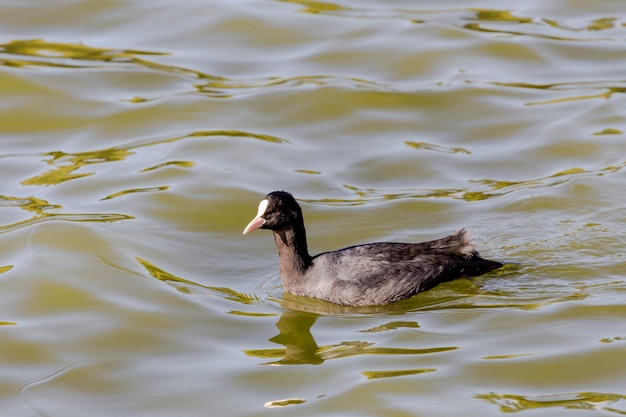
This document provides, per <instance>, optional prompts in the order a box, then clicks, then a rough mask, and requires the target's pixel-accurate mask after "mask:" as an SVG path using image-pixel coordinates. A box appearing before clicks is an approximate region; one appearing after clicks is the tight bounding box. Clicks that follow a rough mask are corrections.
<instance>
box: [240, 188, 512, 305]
mask: <svg viewBox="0 0 626 417" xmlns="http://www.w3.org/2000/svg"><path fill="white" fill-rule="evenodd" d="M258 228H261V229H269V230H271V231H273V232H274V240H275V241H276V247H277V248H278V259H279V262H280V278H281V281H282V283H283V287H284V289H285V290H286V291H287V292H290V293H292V294H295V295H299V296H304V297H314V298H319V299H321V300H325V301H328V302H331V303H336V304H342V305H349V306H366V305H381V304H388V303H392V302H394V301H398V300H401V299H403V298H407V297H411V296H413V295H415V294H417V293H419V292H422V291H425V290H428V289H430V288H432V287H434V286H435V285H437V284H440V283H442V282H445V281H451V280H453V279H457V278H460V277H471V276H476V275H481V274H484V273H486V272H490V271H493V270H494V269H497V268H500V267H501V266H502V264H501V263H499V262H494V261H489V260H487V259H483V258H481V257H480V256H479V255H478V252H477V251H476V249H475V248H474V245H473V244H472V243H471V238H470V235H469V233H468V232H467V231H466V230H464V229H462V230H459V231H458V232H456V233H454V234H452V235H450V236H447V237H444V238H442V239H437V240H432V241H429V242H422V243H396V242H378V243H368V244H364V245H356V246H350V247H347V248H344V249H340V250H337V251H333V252H324V253H320V254H319V255H315V256H311V255H309V251H308V249H307V241H306V230H305V229H304V219H303V217H302V209H301V208H300V206H299V205H298V203H297V202H296V200H295V199H294V198H293V196H292V195H291V194H289V193H287V192H285V191H274V192H271V193H269V194H268V195H266V196H265V198H264V199H263V200H262V201H261V203H260V204H259V208H258V213H257V215H256V217H254V219H252V221H251V222H250V223H249V224H248V225H247V226H246V228H245V229H244V231H243V234H244V235H245V234H247V233H250V232H252V231H253V230H256V229H258Z"/></svg>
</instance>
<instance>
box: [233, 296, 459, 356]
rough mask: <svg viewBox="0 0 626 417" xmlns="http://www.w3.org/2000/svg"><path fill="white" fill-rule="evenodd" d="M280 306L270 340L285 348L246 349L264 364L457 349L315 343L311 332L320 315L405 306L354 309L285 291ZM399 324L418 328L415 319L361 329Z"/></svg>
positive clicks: (413, 353) (359, 343) (391, 311)
mask: <svg viewBox="0 0 626 417" xmlns="http://www.w3.org/2000/svg"><path fill="white" fill-rule="evenodd" d="M281 307H282V308H283V313H282V314H281V315H280V318H279V319H278V322H277V323H276V327H278V330H279V334H278V335H276V336H274V337H272V338H270V339H269V340H270V341H271V342H274V343H277V344H280V345H283V346H284V348H282V349H280V348H279V349H253V350H246V351H245V353H246V354H247V355H249V356H254V357H259V358H263V359H270V362H265V363H264V365H303V364H306V365H319V364H321V363H323V362H324V361H326V360H329V359H337V358H345V357H350V356H355V355H363V354H379V355H416V354H429V353H437V352H444V351H448V350H454V349H457V348H456V347H434V348H426V349H407V348H391V347H374V346H373V345H374V343H372V342H367V341H358V340H357V341H348V342H341V343H337V344H332V345H326V346H318V344H317V342H316V341H315V338H314V337H313V334H312V333H311V328H312V327H313V325H314V324H315V321H316V320H317V318H318V317H320V316H322V315H332V314H341V315H346V314H348V315H349V314H368V313H369V314H372V313H382V312H385V313H390V314H393V313H394V312H397V310H404V309H405V308H406V306H404V307H403V306H401V305H398V306H394V307H390V306H372V307H356V308H355V307H347V306H340V305H335V304H329V303H325V302H323V301H319V300H315V299H308V298H307V299H305V298H302V297H297V296H293V295H290V294H285V295H284V299H283V300H282V302H281ZM405 311H406V310H405ZM399 327H409V328H417V327H419V325H418V324H417V322H414V321H391V322H389V323H386V324H384V325H382V326H376V327H375V328H373V329H366V330H362V332H379V331H385V330H393V329H397V328H399Z"/></svg>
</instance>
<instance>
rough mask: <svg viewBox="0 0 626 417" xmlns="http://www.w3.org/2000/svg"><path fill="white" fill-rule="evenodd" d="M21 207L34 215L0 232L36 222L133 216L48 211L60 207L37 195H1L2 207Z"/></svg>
mask: <svg viewBox="0 0 626 417" xmlns="http://www.w3.org/2000/svg"><path fill="white" fill-rule="evenodd" d="M2 206H4V207H19V208H21V209H23V210H26V211H28V212H32V213H34V216H32V217H30V218H29V219H26V220H21V221H17V222H13V223H10V224H6V225H1V226H0V234H3V233H8V232H12V231H14V230H18V229H22V228H25V227H28V226H32V225H34V224H38V223H42V222H48V221H68V222H113V221H119V220H131V219H134V217H133V216H130V215H128V214H120V213H48V212H46V210H48V209H60V208H61V206H60V205H57V204H50V203H48V202H47V201H46V200H43V199H40V198H36V197H27V198H20V197H10V196H0V207H2Z"/></svg>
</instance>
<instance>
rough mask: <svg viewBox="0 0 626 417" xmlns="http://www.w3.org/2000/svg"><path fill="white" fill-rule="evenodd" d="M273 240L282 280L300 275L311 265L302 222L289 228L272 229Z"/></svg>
mask: <svg viewBox="0 0 626 417" xmlns="http://www.w3.org/2000/svg"><path fill="white" fill-rule="evenodd" d="M274 240H275V241H276V247H277V249H278V260H279V262H280V277H281V279H282V280H283V282H285V280H291V281H293V280H297V279H298V278H300V277H302V276H303V275H304V272H305V271H306V269H307V268H308V267H309V266H310V265H311V256H310V255H309V251H308V249H307V243H306V230H305V229H304V224H296V225H295V226H294V227H291V228H289V229H282V230H274Z"/></svg>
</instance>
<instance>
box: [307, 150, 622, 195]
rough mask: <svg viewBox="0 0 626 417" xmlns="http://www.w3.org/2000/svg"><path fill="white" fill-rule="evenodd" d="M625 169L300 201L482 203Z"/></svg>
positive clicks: (617, 167) (572, 170)
mask: <svg viewBox="0 0 626 417" xmlns="http://www.w3.org/2000/svg"><path fill="white" fill-rule="evenodd" d="M624 167H626V161H624V162H622V163H619V164H615V165H608V166H605V167H602V168H598V169H593V170H588V169H584V168H578V167H575V168H569V169H566V170H563V171H559V172H556V173H554V174H551V175H548V176H544V177H539V178H534V179H528V180H521V181H507V180H496V179H480V180H469V182H470V184H471V185H470V186H469V187H467V188H432V189H429V188H425V189H419V188H415V189H413V188H412V189H400V190H398V189H395V190H394V189H379V188H361V187H357V186H354V185H348V184H344V185H343V186H344V188H346V189H348V190H351V191H352V192H353V193H354V194H355V197H354V198H321V199H319V198H318V199H311V198H302V199H300V200H301V201H304V202H307V203H310V204H322V205H328V206H353V205H363V204H370V203H378V202H383V201H391V200H401V199H413V198H451V199H456V200H465V201H481V200H487V199H492V198H498V197H503V196H506V195H508V194H511V193H514V192H519V191H525V190H530V189H535V188H547V187H555V186H558V185H563V184H566V183H569V182H570V181H572V180H573V179H576V178H579V177H582V176H604V175H607V174H614V173H617V172H620V171H621V170H622V169H623V168H624Z"/></svg>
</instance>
